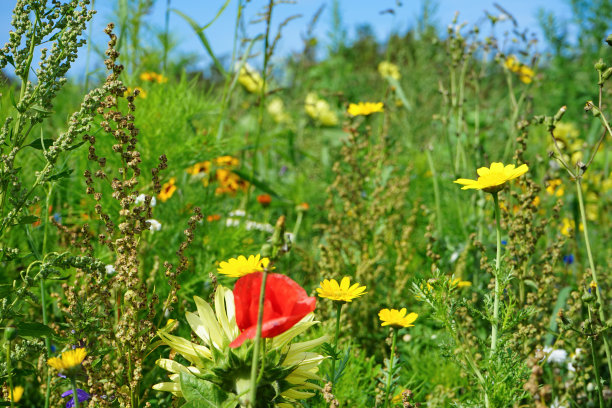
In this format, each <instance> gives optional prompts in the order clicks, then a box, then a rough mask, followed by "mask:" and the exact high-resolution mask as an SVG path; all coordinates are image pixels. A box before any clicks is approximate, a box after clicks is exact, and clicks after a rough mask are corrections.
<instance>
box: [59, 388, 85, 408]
mask: <svg viewBox="0 0 612 408" xmlns="http://www.w3.org/2000/svg"><path fill="white" fill-rule="evenodd" d="M71 395H72V390H68V391H66V392H65V393H63V394H62V398H65V397H68V396H71ZM77 398H78V399H79V404H80V403H81V402H85V401H89V400H90V399H91V395H89V394H88V393H86V392H85V391H83V390H82V389H80V388H77ZM73 407H74V398H70V399H69V400H68V402H67V403H66V408H73Z"/></svg>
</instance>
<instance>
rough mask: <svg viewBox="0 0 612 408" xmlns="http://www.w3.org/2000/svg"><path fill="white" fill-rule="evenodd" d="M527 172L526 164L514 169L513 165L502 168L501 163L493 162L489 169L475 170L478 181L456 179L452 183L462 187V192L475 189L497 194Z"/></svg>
mask: <svg viewBox="0 0 612 408" xmlns="http://www.w3.org/2000/svg"><path fill="white" fill-rule="evenodd" d="M527 170H529V167H527V165H526V164H522V165H520V166H519V167H517V168H515V166H514V164H508V165H507V166H504V164H503V163H499V162H495V163H491V168H487V167H481V168H479V169H478V170H477V173H478V180H470V179H458V180H455V181H454V182H455V183H457V184H461V185H463V187H462V188H461V189H462V190H468V189H476V190H484V191H486V192H487V193H497V192H498V191H499V190H501V189H502V188H503V187H504V184H506V182H507V181H510V180H512V179H515V178H517V177H520V176H522V175H523V174H525V173H527Z"/></svg>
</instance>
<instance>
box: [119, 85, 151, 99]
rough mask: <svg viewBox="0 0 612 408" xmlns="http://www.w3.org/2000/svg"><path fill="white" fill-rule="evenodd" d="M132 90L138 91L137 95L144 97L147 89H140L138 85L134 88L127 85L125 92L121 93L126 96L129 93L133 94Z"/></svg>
mask: <svg viewBox="0 0 612 408" xmlns="http://www.w3.org/2000/svg"><path fill="white" fill-rule="evenodd" d="M134 91H138V92H139V93H138V97H139V98H142V99H145V98H146V97H147V91H145V90H144V89H142V88H141V87H139V86H136V87H134V88H131V87H129V86H128V88H127V89H126V91H125V93H124V94H123V96H125V97H128V96H131V95H134Z"/></svg>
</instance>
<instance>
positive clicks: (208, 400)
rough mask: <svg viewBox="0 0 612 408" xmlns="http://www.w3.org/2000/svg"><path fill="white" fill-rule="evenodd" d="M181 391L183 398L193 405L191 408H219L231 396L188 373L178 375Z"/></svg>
mask: <svg viewBox="0 0 612 408" xmlns="http://www.w3.org/2000/svg"><path fill="white" fill-rule="evenodd" d="M180 381H181V391H182V393H183V397H184V398H185V400H187V401H188V402H191V403H192V404H193V405H183V406H189V407H191V408H196V407H206V408H221V407H223V405H224V402H225V401H227V399H228V398H231V396H230V395H229V394H228V393H226V392H225V391H223V390H222V389H221V388H219V387H218V386H216V385H215V384H213V383H211V382H210V381H206V380H203V379H200V378H198V377H196V376H195V375H192V374H188V373H181V374H180Z"/></svg>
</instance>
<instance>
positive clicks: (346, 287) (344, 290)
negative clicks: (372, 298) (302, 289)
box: [317, 276, 367, 302]
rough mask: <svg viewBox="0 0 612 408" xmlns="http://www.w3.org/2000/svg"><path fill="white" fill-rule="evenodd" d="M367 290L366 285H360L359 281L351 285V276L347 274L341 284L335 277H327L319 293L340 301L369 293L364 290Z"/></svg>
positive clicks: (349, 300)
mask: <svg viewBox="0 0 612 408" xmlns="http://www.w3.org/2000/svg"><path fill="white" fill-rule="evenodd" d="M365 290H366V287H365V286H360V285H359V283H354V284H353V285H352V286H351V278H349V277H348V276H345V277H344V278H342V281H340V284H339V285H338V282H337V281H336V280H335V279H325V280H324V281H323V282H321V287H319V288H317V293H318V294H319V296H320V297H322V298H327V299H331V300H335V301H338V302H351V301H353V299H356V298H358V297H359V296H361V295H365V294H366V293H367V292H364V291H365Z"/></svg>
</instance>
